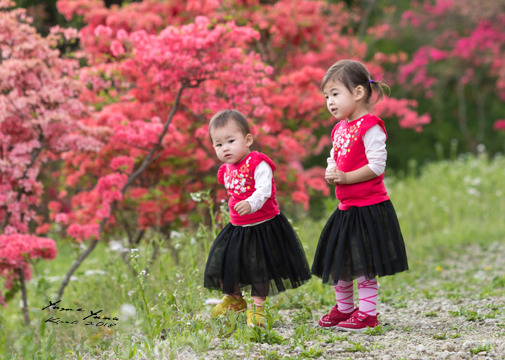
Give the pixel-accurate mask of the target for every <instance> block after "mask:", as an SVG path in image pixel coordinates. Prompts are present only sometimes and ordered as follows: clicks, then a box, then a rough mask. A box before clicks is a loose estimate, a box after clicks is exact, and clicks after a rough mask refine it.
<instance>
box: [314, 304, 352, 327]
mask: <svg viewBox="0 0 505 360" xmlns="http://www.w3.org/2000/svg"><path fill="white" fill-rule="evenodd" d="M357 310H358V308H356V309H354V310H353V311H351V312H350V313H343V312H341V311H340V310H338V309H337V305H336V304H335V306H334V307H333V308H332V309H331V311H330V313H329V314H326V315H323V317H322V318H321V319H319V326H321V327H324V328H331V327H334V326H337V325H338V324H340V322H342V321H345V320H347V319H349V318H350V317H351V315H352V314H353V313H354V312H356V311H357Z"/></svg>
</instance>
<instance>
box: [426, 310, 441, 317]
mask: <svg viewBox="0 0 505 360" xmlns="http://www.w3.org/2000/svg"><path fill="white" fill-rule="evenodd" d="M424 316H426V317H437V316H438V314H437V313H436V312H435V311H429V312H427V313H425V314H424Z"/></svg>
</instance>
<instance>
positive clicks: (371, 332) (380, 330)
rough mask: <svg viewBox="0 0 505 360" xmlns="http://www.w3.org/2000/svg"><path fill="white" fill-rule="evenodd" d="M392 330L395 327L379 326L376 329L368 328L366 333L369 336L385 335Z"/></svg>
mask: <svg viewBox="0 0 505 360" xmlns="http://www.w3.org/2000/svg"><path fill="white" fill-rule="evenodd" d="M392 329H393V327H392V326H391V325H386V326H382V325H377V326H376V327H374V328H370V327H367V328H366V330H365V331H364V333H365V334H367V335H384V334H385V333H386V332H387V331H389V330H392Z"/></svg>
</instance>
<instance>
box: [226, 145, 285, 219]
mask: <svg viewBox="0 0 505 360" xmlns="http://www.w3.org/2000/svg"><path fill="white" fill-rule="evenodd" d="M262 161H266V162H267V164H268V165H270V167H271V168H272V172H274V171H275V168H276V166H275V164H274V163H273V161H272V160H270V159H269V158H268V156H266V155H265V154H262V153H260V152H257V151H251V152H250V153H249V154H248V155H247V156H246V157H245V158H244V159H242V160H241V161H239V162H238V163H236V164H223V165H221V167H220V168H219V170H218V172H217V179H218V181H219V182H220V183H221V184H224V186H225V187H226V190H227V191H228V195H230V200H229V201H228V207H229V208H230V222H231V223H232V224H234V225H247V224H253V223H256V222H259V221H263V220H268V219H271V218H273V217H274V216H276V215H278V214H279V207H278V205H277V201H276V199H275V183H274V179H273V176H272V195H271V196H270V198H269V199H268V200H267V201H266V202H265V204H263V206H262V207H261V208H260V209H259V210H258V211H256V212H253V213H252V214H246V215H243V216H240V215H239V214H238V213H237V212H236V211H235V209H234V207H235V205H236V204H237V203H238V202H240V201H242V200H245V199H247V198H248V197H250V196H251V195H252V194H253V192H254V191H255V190H256V187H255V181H254V171H255V170H256V167H257V166H258V165H259V163H260V162H262Z"/></svg>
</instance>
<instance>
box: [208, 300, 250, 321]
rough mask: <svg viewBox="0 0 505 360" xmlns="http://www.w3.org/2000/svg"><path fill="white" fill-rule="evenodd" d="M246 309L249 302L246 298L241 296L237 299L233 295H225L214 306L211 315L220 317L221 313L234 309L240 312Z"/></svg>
mask: <svg viewBox="0 0 505 360" xmlns="http://www.w3.org/2000/svg"><path fill="white" fill-rule="evenodd" d="M245 309H247V303H246V301H245V300H244V298H242V297H241V298H240V299H235V298H234V297H233V296H228V295H225V296H223V298H222V299H221V302H220V303H219V304H217V305H216V306H214V307H213V308H212V310H211V311H210V316H211V317H218V316H219V315H221V314H224V313H225V312H227V311H232V310H233V311H235V312H237V313H239V312H242V311H244V310H245Z"/></svg>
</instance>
